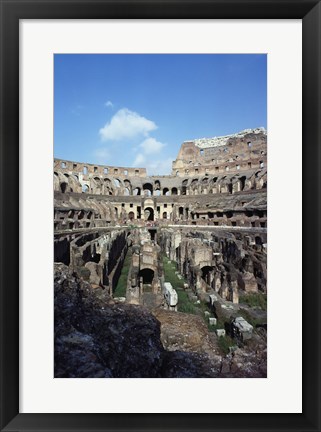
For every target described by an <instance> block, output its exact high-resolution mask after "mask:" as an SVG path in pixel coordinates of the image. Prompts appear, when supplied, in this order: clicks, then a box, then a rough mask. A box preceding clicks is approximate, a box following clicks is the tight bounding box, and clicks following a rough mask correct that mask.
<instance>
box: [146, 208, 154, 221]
mask: <svg viewBox="0 0 321 432" xmlns="http://www.w3.org/2000/svg"><path fill="white" fill-rule="evenodd" d="M144 216H145V221H153V220H154V209H152V208H151V207H147V208H145V210H144Z"/></svg>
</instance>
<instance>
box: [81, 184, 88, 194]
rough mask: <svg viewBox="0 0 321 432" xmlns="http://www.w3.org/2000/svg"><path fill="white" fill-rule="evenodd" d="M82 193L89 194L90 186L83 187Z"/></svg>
mask: <svg viewBox="0 0 321 432" xmlns="http://www.w3.org/2000/svg"><path fill="white" fill-rule="evenodd" d="M82 191H83V192H84V193H88V192H89V186H88V185H86V184H84V185H82Z"/></svg>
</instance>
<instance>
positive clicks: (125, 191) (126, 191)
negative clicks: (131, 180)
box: [124, 188, 130, 196]
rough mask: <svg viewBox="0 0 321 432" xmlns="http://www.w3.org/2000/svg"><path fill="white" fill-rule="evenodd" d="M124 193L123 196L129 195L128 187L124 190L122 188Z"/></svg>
mask: <svg viewBox="0 0 321 432" xmlns="http://www.w3.org/2000/svg"><path fill="white" fill-rule="evenodd" d="M124 195H125V196H129V195H130V192H129V189H128V188H125V190H124Z"/></svg>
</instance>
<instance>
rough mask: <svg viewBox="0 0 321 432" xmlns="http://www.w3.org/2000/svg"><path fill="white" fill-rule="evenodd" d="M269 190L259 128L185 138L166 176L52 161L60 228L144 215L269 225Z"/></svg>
mask: <svg viewBox="0 0 321 432" xmlns="http://www.w3.org/2000/svg"><path fill="white" fill-rule="evenodd" d="M213 140H214V142H215V143H216V141H217V142H218V144H215V145H213ZM215 140H216V141H215ZM206 143H207V144H208V146H207V147H206ZM266 188H267V145H266V133H265V131H264V130H262V129H255V130H253V131H251V130H249V131H245V132H243V133H240V134H236V135H231V136H228V137H222V138H221V139H219V138H216V139H212V140H208V141H206V140H205V141H204V140H195V141H188V142H184V143H183V144H182V146H181V149H180V151H179V154H178V157H177V159H176V160H175V161H174V162H173V172H172V175H169V176H147V174H146V170H145V169H144V168H124V167H106V166H98V165H89V164H83V163H78V162H69V161H63V160H58V159H55V161H54V190H55V230H58V231H60V230H65V229H76V228H93V227H104V226H110V225H116V224H127V225H128V224H138V225H143V224H144V223H145V222H146V221H148V222H151V223H152V222H157V223H158V224H159V223H161V224H168V223H179V222H183V223H190V224H196V225H199V224H200V225H203V224H206V225H213V226H220V225H225V226H241V227H242V226H244V227H262V228H264V227H266V216H267V212H266V210H267V205H266Z"/></svg>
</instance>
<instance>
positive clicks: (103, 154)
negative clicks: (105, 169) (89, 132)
mask: <svg viewBox="0 0 321 432" xmlns="http://www.w3.org/2000/svg"><path fill="white" fill-rule="evenodd" d="M94 156H95V158H96V159H95V160H96V161H97V162H96V163H98V164H102V165H103V164H106V163H108V161H109V160H110V153H109V151H108V150H107V149H105V148H100V149H97V150H95V152H94Z"/></svg>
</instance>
